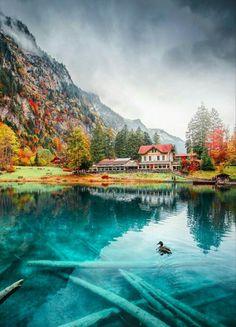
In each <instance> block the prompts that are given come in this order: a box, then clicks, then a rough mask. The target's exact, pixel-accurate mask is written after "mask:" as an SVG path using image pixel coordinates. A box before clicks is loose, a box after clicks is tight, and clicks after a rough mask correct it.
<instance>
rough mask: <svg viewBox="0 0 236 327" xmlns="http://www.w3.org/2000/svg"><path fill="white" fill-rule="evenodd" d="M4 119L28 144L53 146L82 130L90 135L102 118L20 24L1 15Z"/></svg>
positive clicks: (0, 94)
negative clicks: (72, 131)
mask: <svg viewBox="0 0 236 327" xmlns="http://www.w3.org/2000/svg"><path fill="white" fill-rule="evenodd" d="M0 109H1V110H0V119H1V120H2V121H4V122H7V123H8V125H10V126H12V127H13V128H14V129H15V130H16V131H17V133H18V135H19V136H20V138H21V140H22V141H23V143H24V144H25V145H29V146H30V147H31V148H34V147H37V146H38V145H39V144H41V145H43V146H45V147H51V146H52V138H54V137H59V138H63V137H64V135H65V134H66V133H67V132H68V130H70V129H71V128H73V127H75V126H78V125H81V126H83V127H84V129H85V130H87V132H91V130H92V128H93V126H94V124H95V122H96V121H97V120H98V119H99V115H98V114H97V113H96V111H95V109H94V108H93V105H92V103H90V102H89V99H88V98H87V97H86V96H84V94H83V91H82V90H80V89H79V88H78V87H77V86H75V85H74V84H73V81H72V80H71V77H70V75H69V73H68V71H67V69H66V68H65V66H64V65H63V64H60V63H58V62H57V61H56V60H54V59H52V58H51V57H50V56H48V55H47V54H46V53H45V52H43V51H42V50H41V49H40V48H39V47H38V46H37V44H36V41H35V38H34V37H33V36H32V34H30V32H29V31H28V29H27V27H26V26H25V25H24V24H22V23H21V22H20V21H18V20H15V19H12V18H9V17H6V16H4V15H3V14H1V15H0Z"/></svg>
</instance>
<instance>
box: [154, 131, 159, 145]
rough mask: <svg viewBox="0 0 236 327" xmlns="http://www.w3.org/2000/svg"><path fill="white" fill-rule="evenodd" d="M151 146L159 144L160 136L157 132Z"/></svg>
mask: <svg viewBox="0 0 236 327" xmlns="http://www.w3.org/2000/svg"><path fill="white" fill-rule="evenodd" d="M153 144H160V135H159V134H158V133H157V132H155V133H154V135H153Z"/></svg>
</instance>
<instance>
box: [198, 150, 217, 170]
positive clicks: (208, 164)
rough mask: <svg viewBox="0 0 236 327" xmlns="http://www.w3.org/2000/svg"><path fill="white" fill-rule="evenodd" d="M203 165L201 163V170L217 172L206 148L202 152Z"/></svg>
mask: <svg viewBox="0 0 236 327" xmlns="http://www.w3.org/2000/svg"><path fill="white" fill-rule="evenodd" d="M201 160H202V163H201V167H200V168H201V170H215V167H214V164H213V161H212V159H211V157H210V156H209V155H208V152H207V149H206V148H204V149H203V151H202V157H201Z"/></svg>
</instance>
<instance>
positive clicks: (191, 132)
mask: <svg viewBox="0 0 236 327" xmlns="http://www.w3.org/2000/svg"><path fill="white" fill-rule="evenodd" d="M222 126H223V123H222V120H221V119H220V117H219V114H218V112H217V110H216V109H212V110H211V111H209V110H208V109H207V108H206V107H205V106H204V105H201V106H200V107H199V108H198V110H197V112H196V114H195V115H194V117H193V118H192V119H191V121H190V122H189V124H188V130H187V132H186V143H185V147H186V149H187V152H196V153H197V154H198V156H199V157H201V156H202V153H203V151H204V148H205V144H206V140H207V136H208V134H209V133H210V132H212V131H213V130H215V129H218V128H219V129H221V128H222Z"/></svg>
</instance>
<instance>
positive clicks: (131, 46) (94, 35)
mask: <svg viewBox="0 0 236 327" xmlns="http://www.w3.org/2000/svg"><path fill="white" fill-rule="evenodd" d="M234 2H235V1H229V0H192V1H190V0H50V1H48V0H0V10H1V11H3V13H5V14H6V15H9V16H14V17H16V18H18V19H20V20H22V21H23V22H24V23H25V24H26V25H27V26H28V28H29V30H30V31H31V32H32V33H33V34H34V35H35V37H36V40H37V42H38V44H39V46H40V47H41V48H42V49H44V50H45V51H47V52H48V53H49V54H50V55H51V56H53V57H54V58H56V59H57V60H58V61H60V62H63V63H64V64H65V65H66V67H67V68H68V70H69V72H70V74H71V76H72V79H73V80H74V82H75V83H76V84H77V85H78V86H80V87H81V88H83V89H84V90H87V91H92V92H94V93H96V94H98V95H99V96H100V98H101V100H102V101H103V102H104V103H105V104H107V105H108V106H110V107H111V108H112V109H114V110H115V111H117V112H118V113H120V114H121V115H123V116H124V117H126V118H141V119H142V121H143V122H144V123H145V124H146V125H147V126H148V127H153V128H155V127H158V128H163V129H165V130H166V131H169V132H171V133H173V134H175V135H178V136H181V137H184V135H185V131H186V128H187V124H188V122H189V120H190V118H191V117H192V115H193V114H194V112H195V111H196V109H197V107H198V106H199V105H200V104H201V103H202V102H203V103H204V104H205V105H206V106H207V107H208V108H212V107H214V108H216V109H217V110H218V111H219V112H220V114H221V116H222V118H223V120H224V121H225V123H226V125H227V126H228V127H230V128H231V129H232V128H233V126H234V111H235V92H236V91H235V21H236V19H235V11H236V8H235V5H234Z"/></svg>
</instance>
